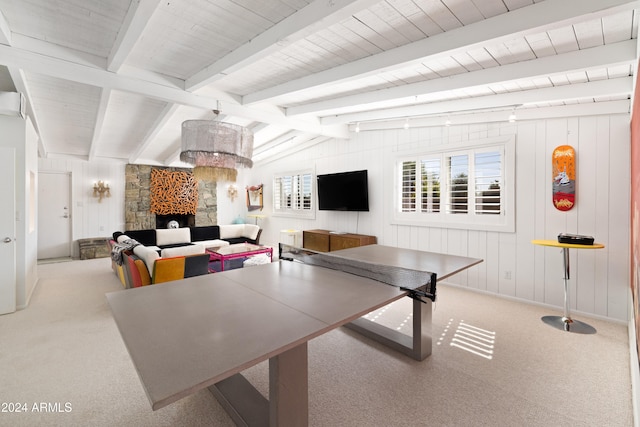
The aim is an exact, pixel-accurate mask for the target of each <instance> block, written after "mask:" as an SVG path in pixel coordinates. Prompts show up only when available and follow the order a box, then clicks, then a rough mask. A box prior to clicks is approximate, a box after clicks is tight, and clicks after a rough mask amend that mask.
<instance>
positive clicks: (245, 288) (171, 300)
mask: <svg viewBox="0 0 640 427" xmlns="http://www.w3.org/2000/svg"><path fill="white" fill-rule="evenodd" d="M335 254H336V255H337V256H339V257H342V258H347V259H353V260H354V262H359V261H362V262H369V263H371V264H372V265H373V264H382V265H387V266H390V267H400V268H407V269H413V270H416V271H427V272H431V273H434V274H437V278H438V280H442V279H445V278H447V277H449V276H451V275H453V274H455V273H458V272H460V271H462V270H464V269H466V268H469V267H471V266H473V265H475V264H478V263H480V262H482V260H480V259H475V258H467V257H460V256H452V255H443V254H437V253H432V252H423V251H416V250H410V249H401V248H394V247H388V246H382V245H367V246H361V247H359V248H351V249H345V250H342V251H337V252H336V253H335ZM410 293H411V290H406V289H403V288H400V287H396V286H389V285H388V284H385V283H382V282H381V281H378V280H373V279H371V278H368V277H363V276H359V275H356V274H352V273H348V272H345V271H341V270H336V269H331V268H324V267H320V266H317V265H311V264H307V263H303V262H289V261H280V262H275V263H271V264H264V265H258V266H254V267H251V268H246V269H237V270H231V271H228V272H224V273H216V274H210V275H205V276H197V277H193V278H189V279H185V280H180V281H174V282H168V283H164V284H158V285H153V286H147V287H142V288H135V289H128V290H123V291H118V292H113V293H109V294H107V300H108V302H109V305H110V307H111V310H112V313H113V317H114V319H115V321H116V324H117V326H118V329H119V331H120V334H121V335H122V338H123V341H124V343H125V346H126V347H127V350H128V352H129V354H130V356H131V359H132V361H133V363H134V366H135V368H136V370H137V372H138V375H139V377H140V380H141V382H142V384H143V386H144V389H145V391H146V393H147V397H148V398H149V401H150V403H151V406H152V409H153V410H157V409H159V408H162V407H164V406H166V405H169V404H171V403H173V402H175V401H177V400H179V399H181V398H184V397H186V396H188V395H190V394H192V393H194V392H196V391H199V390H201V389H203V388H209V390H210V391H211V392H212V394H213V395H214V396H215V397H216V398H217V399H218V401H219V402H220V403H221V405H222V406H223V407H224V408H225V410H226V411H227V412H228V413H229V415H230V416H231V418H232V419H233V420H234V422H235V423H236V424H237V425H247V426H254V425H255V426H262V425H270V426H279V425H296V426H304V425H307V424H308V362H307V343H308V341H309V340H311V339H313V338H315V337H318V336H320V335H322V334H325V333H327V332H329V331H331V330H333V329H335V328H337V327H339V326H343V325H347V324H351V326H350V327H352V328H354V329H356V330H358V331H360V332H362V333H364V334H365V335H367V336H369V337H371V338H374V339H377V340H379V341H381V342H383V343H385V344H388V345H391V346H392V347H394V348H396V349H398V350H400V351H403V352H404V353H405V354H409V355H410V356H411V357H414V358H416V359H418V360H422V359H424V358H425V357H427V356H428V355H429V354H430V353H431V311H432V310H431V308H432V307H431V300H430V299H426V300H425V299H423V298H419V297H416V299H415V301H414V304H413V309H414V325H413V326H414V331H413V337H410V338H408V339H405V340H403V339H398V337H396V336H390V334H389V333H388V331H386V332H385V331H382V330H380V329H379V328H374V329H372V328H370V327H369V326H370V325H367V324H366V322H368V323H369V324H371V323H372V322H370V321H367V320H365V321H362V320H359V318H360V317H361V316H363V315H365V314H367V313H369V312H371V311H373V310H375V309H377V308H380V307H383V306H385V305H387V304H389V303H391V302H393V301H395V300H398V299H400V298H402V297H405V296H407V295H409V294H410ZM414 297H415V295H414ZM418 299H419V300H418ZM416 317H417V319H418V320H415V318H416ZM376 326H379V325H376ZM416 329H417V330H416ZM266 360H269V397H270V399H269V400H267V399H266V398H264V397H263V396H262V395H261V394H260V393H259V392H258V391H257V390H255V388H253V386H252V385H251V384H250V383H249V382H248V381H247V380H246V379H245V378H244V377H243V376H242V375H241V372H242V371H243V370H245V369H247V368H249V367H251V366H254V365H256V364H258V363H260V362H263V361H266Z"/></svg>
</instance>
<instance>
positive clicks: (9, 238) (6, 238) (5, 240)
mask: <svg viewBox="0 0 640 427" xmlns="http://www.w3.org/2000/svg"><path fill="white" fill-rule="evenodd" d="M4 242H5V243H11V242H13V239H12V238H11V237H5V238H4Z"/></svg>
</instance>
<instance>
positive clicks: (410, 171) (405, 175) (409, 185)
mask: <svg viewBox="0 0 640 427" xmlns="http://www.w3.org/2000/svg"><path fill="white" fill-rule="evenodd" d="M416 174H417V171H416V162H413V161H412V162H403V163H402V184H401V185H402V191H401V193H402V212H415V211H416Z"/></svg>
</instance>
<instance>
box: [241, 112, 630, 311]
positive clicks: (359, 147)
mask: <svg viewBox="0 0 640 427" xmlns="http://www.w3.org/2000/svg"><path fill="white" fill-rule="evenodd" d="M628 120H629V117H628V116H627V115H610V116H609V115H606V116H597V117H580V118H575V117H574V118H557V119H548V120H536V121H522V122H517V123H515V124H512V123H506V122H504V123H495V124H490V125H489V124H479V125H472V126H467V125H459V126H455V125H453V126H450V127H444V126H442V127H432V128H415V129H414V128H410V129H409V130H404V129H397V130H385V131H371V132H369V131H366V132H361V133H358V134H353V135H352V139H351V140H349V141H343V140H335V141H328V142H326V143H323V144H319V145H316V146H312V147H310V148H309V149H306V150H303V151H300V152H298V153H296V154H294V155H291V156H288V157H287V158H283V159H280V160H276V161H271V162H268V163H265V164H257V165H254V167H253V169H251V172H250V173H251V175H252V179H253V181H256V182H257V181H261V182H265V183H270V182H271V181H272V178H273V174H274V173H276V172H283V171H287V170H300V169H301V168H313V169H314V170H315V171H316V173H331V172H339V171H346V170H356V169H368V170H369V177H370V178H369V179H370V187H369V191H370V208H371V211H370V212H361V213H355V212H326V211H318V212H317V213H316V219H315V220H291V219H290V218H282V217H278V216H275V215H272V216H270V217H269V220H268V226H265V230H264V232H263V238H264V239H265V242H275V243H277V241H278V238H279V230H281V229H284V228H291V224H292V222H294V223H295V227H296V228H299V229H303V230H304V229H314V228H320V229H328V230H340V231H346V232H351V233H360V234H370V235H375V236H377V237H378V243H380V244H384V245H390V246H398V247H408V248H417V249H423V250H429V251H435V252H444V253H456V254H462V255H467V256H473V257H476V256H477V257H480V258H483V259H484V260H485V262H484V263H482V264H480V265H478V266H475V267H474V268H472V269H470V270H468V271H467V272H465V273H464V274H460V275H456V276H454V277H452V278H450V280H449V281H450V282H451V283H455V284H457V285H461V286H467V287H469V288H473V289H479V290H482V291H488V292H492V293H496V294H499V295H504V296H510V297H512V296H513V297H516V298H522V299H525V300H530V301H535V302H539V303H543V304H549V305H552V306H555V307H557V308H558V309H559V310H561V307H562V304H563V300H564V298H563V281H562V271H563V270H562V257H561V253H560V252H559V251H556V250H553V249H551V248H544V247H537V246H534V245H532V244H531V243H530V242H531V240H532V239H536V238H539V239H553V238H555V236H557V234H558V233H560V232H571V233H583V234H592V235H594V237H596V239H597V240H598V241H599V242H602V243H604V244H605V245H606V246H607V247H606V248H605V249H602V250H598V251H593V253H591V254H589V253H586V252H589V251H581V252H580V251H572V252H571V263H572V281H571V294H570V295H571V301H570V303H571V308H572V309H573V310H578V311H582V312H586V313H593V314H597V315H602V316H607V317H611V318H614V319H621V320H626V319H627V308H626V304H627V286H628V277H629V271H628V270H629V268H628V263H629V244H628V242H629V240H628V234H629V209H630V207H629V202H628V194H629V188H630V185H629V160H628V158H629V152H630V142H629V138H630V136H629V126H628ZM498 135H515V136H516V183H515V185H516V190H517V194H516V233H513V234H510V233H496V232H485V231H467V230H453V229H446V228H433V227H416V226H399V225H395V224H391V217H392V208H393V207H392V200H393V197H394V196H393V195H394V189H393V181H394V160H395V158H396V157H397V156H398V153H399V152H405V151H407V150H409V151H411V150H413V151H420V150H424V149H426V147H436V146H440V145H443V144H451V143H456V142H461V141H469V140H475V139H479V138H487V137H492V136H498ZM567 143H568V144H571V145H573V146H574V147H575V148H576V150H577V152H578V168H579V169H578V170H579V177H578V187H577V189H576V191H577V197H578V201H577V205H576V207H575V208H574V209H572V210H571V211H568V212H560V211H558V210H556V209H555V208H554V207H553V204H552V203H551V160H550V156H551V152H552V151H553V149H554V148H555V147H557V146H558V145H562V144H567ZM270 187H271V186H270V185H267V186H266V187H265V212H269V211H270V208H271V206H272V201H271V196H272V193H271V190H270ZM314 197H315V196H314ZM505 272H511V279H507V278H505V277H506V276H505Z"/></svg>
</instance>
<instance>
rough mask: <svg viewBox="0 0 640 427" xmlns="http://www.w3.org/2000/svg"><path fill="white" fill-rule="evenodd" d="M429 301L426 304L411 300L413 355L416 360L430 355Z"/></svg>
mask: <svg viewBox="0 0 640 427" xmlns="http://www.w3.org/2000/svg"><path fill="white" fill-rule="evenodd" d="M431 304H432V303H431V301H427V302H426V304H425V303H422V302H420V301H418V300H415V299H414V300H413V354H412V357H413V358H414V359H416V360H424V359H426V358H427V357H428V356H430V355H431V315H432V307H431Z"/></svg>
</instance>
